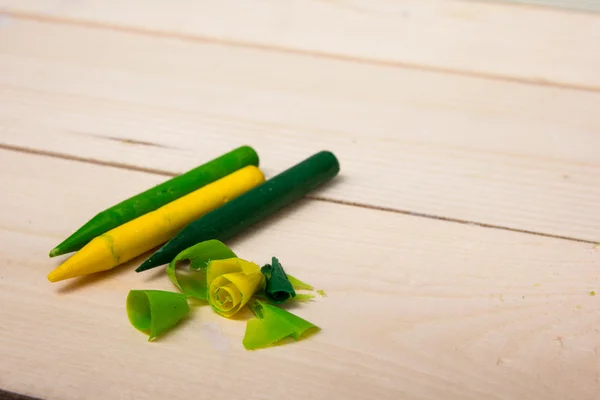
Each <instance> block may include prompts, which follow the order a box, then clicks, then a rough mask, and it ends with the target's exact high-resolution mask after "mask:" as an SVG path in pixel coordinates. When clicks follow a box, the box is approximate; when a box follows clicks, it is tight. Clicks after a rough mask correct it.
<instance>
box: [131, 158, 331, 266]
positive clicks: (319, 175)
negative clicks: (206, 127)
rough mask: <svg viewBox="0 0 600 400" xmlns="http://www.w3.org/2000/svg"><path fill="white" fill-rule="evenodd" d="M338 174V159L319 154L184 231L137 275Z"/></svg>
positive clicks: (230, 232) (232, 233)
mask: <svg viewBox="0 0 600 400" xmlns="http://www.w3.org/2000/svg"><path fill="white" fill-rule="evenodd" d="M339 170H340V165H339V163H338V160H337V158H336V157H335V155H333V153H331V152H329V151H321V152H319V153H316V154H314V155H313V156H311V157H309V158H307V159H306V160H304V161H302V162H300V163H299V164H296V165H294V166H293V167H291V168H289V169H288V170H286V171H284V172H282V173H280V174H279V175H277V176H275V177H273V178H271V179H269V180H268V181H266V182H264V183H263V184H261V185H259V186H257V187H255V188H254V189H252V190H250V191H248V192H246V193H244V194H242V195H241V196H239V197H237V198H235V199H233V200H231V201H230V202H229V203H227V204H225V205H223V206H221V207H219V208H217V209H215V210H213V211H211V212H210V213H208V214H206V215H204V216H203V217H201V218H199V219H197V220H196V221H194V222H192V223H190V224H189V225H187V226H186V227H185V228H183V229H182V230H181V231H180V232H179V233H178V234H177V236H175V237H174V238H173V239H171V240H170V241H169V242H167V243H166V244H165V245H164V246H162V247H161V248H160V249H158V250H157V251H156V252H155V253H154V254H153V255H152V256H150V258H149V259H147V260H146V261H144V263H143V264H142V265H140V266H139V267H138V268H137V269H136V272H141V271H145V270H148V269H151V268H155V267H158V266H160V265H163V264H167V263H169V262H171V261H172V260H173V258H175V256H177V254H179V253H180V252H181V251H183V250H185V249H186V248H188V247H191V246H193V245H195V244H196V243H200V242H203V241H205V240H210V239H216V240H220V241H225V240H227V239H229V238H231V237H233V236H235V235H236V234H238V233H240V232H242V231H243V230H245V229H246V228H248V227H250V226H251V225H254V224H255V223H257V222H259V221H261V220H263V219H265V218H267V217H269V216H270V215H272V214H274V213H275V212H277V211H278V210H280V209H282V208H284V207H285V206H287V205H289V204H291V203H292V202H294V201H296V200H298V199H300V198H302V197H303V196H304V195H306V194H307V193H308V192H310V191H312V190H313V189H315V188H317V187H318V186H321V185H322V184H324V183H326V182H327V181H329V180H331V179H332V178H333V177H334V176H336V175H337V173H338V172H339Z"/></svg>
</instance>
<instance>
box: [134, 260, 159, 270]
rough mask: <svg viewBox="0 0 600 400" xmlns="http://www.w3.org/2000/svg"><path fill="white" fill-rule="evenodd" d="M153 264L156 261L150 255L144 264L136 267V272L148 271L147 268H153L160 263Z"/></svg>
mask: <svg viewBox="0 0 600 400" xmlns="http://www.w3.org/2000/svg"><path fill="white" fill-rule="evenodd" d="M152 264H154V263H153V262H152V257H150V258H149V259H147V260H146V261H144V262H143V263H142V265H140V266H139V267H137V268H136V269H135V272H143V271H146V270H149V269H152V268H154V267H157V266H158V265H152Z"/></svg>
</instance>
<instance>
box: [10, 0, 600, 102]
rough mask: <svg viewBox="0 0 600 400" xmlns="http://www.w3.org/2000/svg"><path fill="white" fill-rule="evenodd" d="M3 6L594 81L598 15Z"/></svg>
mask: <svg viewBox="0 0 600 400" xmlns="http://www.w3.org/2000/svg"><path fill="white" fill-rule="evenodd" d="M0 7H2V8H4V9H5V10H8V11H10V12H13V13H28V14H35V15H41V16H46V17H51V18H58V19H60V20H64V19H68V20H75V21H82V22H90V23H94V24H103V25H105V26H120V27H130V28H135V29H140V30H144V31H146V30H148V31H152V32H159V33H165V34H175V35H184V36H186V37H196V38H200V39H202V40H214V39H216V40H219V41H226V42H234V43H237V44H239V45H242V46H244V45H250V46H267V47H276V48H282V49H292V50H297V51H302V52H310V53H318V54H328V55H332V56H342V57H350V58H353V59H360V60H373V61H377V62H384V63H398V64H408V65H412V66H414V67H422V68H433V69H441V70H448V71H454V72H459V73H474V74H482V75H486V76H496V77H510V78H513V79H519V80H527V81H535V82H540V83H547V82H550V83H553V84H558V85H567V86H576V87H585V88H589V89H595V90H600V74H599V73H598V71H600V52H598V51H594V49H598V48H600V16H598V15H595V14H592V15H586V14H576V13H565V12H562V11H561V10H554V9H546V8H526V7H513V6H511V5H510V4H508V5H507V4H504V3H485V2H483V3H478V2H469V1H466V2H464V1H448V0H405V1H395V0H318V1H314V0H290V1H285V2H281V1H279V0H260V1H259V0H253V1H252V0H248V1H245V2H244V3H243V4H240V3H239V1H236V0H221V1H209V0H204V1H202V0H173V1H168V2H165V1H161V0H130V1H128V2H127V3H126V4H124V3H123V2H122V1H114V0H113V1H106V0H72V1H64V0H29V1H26V2H23V1H21V0H0Z"/></svg>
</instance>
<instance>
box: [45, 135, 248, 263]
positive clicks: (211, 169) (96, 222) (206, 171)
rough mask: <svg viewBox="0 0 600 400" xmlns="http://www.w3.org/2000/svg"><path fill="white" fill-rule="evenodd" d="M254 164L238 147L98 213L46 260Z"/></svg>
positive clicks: (81, 245)
mask: <svg viewBox="0 0 600 400" xmlns="http://www.w3.org/2000/svg"><path fill="white" fill-rule="evenodd" d="M258 162H259V160H258V155H257V154H256V151H254V149H252V148H251V147H249V146H241V147H238V148H237V149H234V150H232V151H230V152H228V153H225V154H223V155H221V156H220V157H217V158H215V159H213V160H211V161H209V162H207V163H205V164H203V165H200V166H198V167H196V168H194V169H192V170H190V171H188V172H186V173H184V174H182V175H179V176H176V177H174V178H172V179H169V180H168V181H166V182H163V183H161V184H160V185H157V186H154V187H153V188H150V189H148V190H146V191H145V192H142V193H140V194H137V195H135V196H133V197H130V198H128V199H127V200H124V201H122V202H121V203H119V204H116V205H114V206H112V207H110V208H108V209H106V210H104V211H102V212H100V213H99V214H97V215H96V216H95V217H93V218H92V219H91V220H89V221H88V222H87V223H86V224H85V225H83V226H82V227H81V228H79V229H78V230H77V231H75V232H74V233H73V234H72V235H71V236H69V237H68V238H67V239H65V240H64V241H63V242H62V243H61V244H59V245H58V246H56V247H55V248H54V249H53V250H52V251H51V252H50V257H55V256H59V255H61V254H66V253H70V252H73V251H77V250H79V249H81V248H82V247H83V246H85V245H86V244H87V243H88V242H89V241H90V240H92V239H94V238H95V237H96V236H99V235H101V234H103V233H106V232H108V231H109V230H111V229H113V228H116V227H118V226H121V225H123V224H124V223H126V222H129V221H131V220H133V219H135V218H137V217H139V216H142V215H144V214H147V213H149V212H151V211H154V210H156V209H158V208H160V207H162V206H164V205H165V204H167V203H170V202H172V201H173V200H175V199H178V198H180V197H182V196H184V195H186V194H189V193H191V192H193V191H194V190H197V189H200V188H201V187H204V186H206V185H208V184H209V183H212V182H214V181H216V180H219V179H221V178H223V177H225V176H227V175H229V174H231V173H233V172H235V171H237V170H239V169H241V168H244V167H247V166H248V165H256V166H258Z"/></svg>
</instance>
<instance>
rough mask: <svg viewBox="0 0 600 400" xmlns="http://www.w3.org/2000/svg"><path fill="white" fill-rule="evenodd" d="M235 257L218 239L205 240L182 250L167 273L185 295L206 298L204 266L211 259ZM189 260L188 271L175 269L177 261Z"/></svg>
mask: <svg viewBox="0 0 600 400" xmlns="http://www.w3.org/2000/svg"><path fill="white" fill-rule="evenodd" d="M235 257H237V256H236V255H235V253H234V252H233V251H231V249H230V248H229V247H227V246H226V245H225V244H223V243H222V242H220V241H219V240H214V239H213V240H207V241H204V242H200V243H198V244H196V245H194V246H192V247H188V248H187V249H185V250H183V251H182V252H181V253H179V254H178V255H177V257H175V258H174V259H173V261H171V263H170V264H169V266H168V267H167V275H168V276H169V279H170V280H171V282H173V284H174V285H175V286H177V287H178V288H179V290H181V291H182V292H183V294H184V295H186V296H187V297H194V298H197V299H202V300H206V299H207V294H206V290H207V289H206V267H207V265H208V262H209V261H211V260H225V259H228V258H235ZM183 260H189V261H190V269H189V271H181V270H180V271H179V272H178V271H177V268H176V264H177V262H178V261H183Z"/></svg>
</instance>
